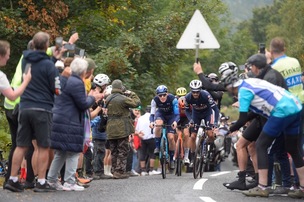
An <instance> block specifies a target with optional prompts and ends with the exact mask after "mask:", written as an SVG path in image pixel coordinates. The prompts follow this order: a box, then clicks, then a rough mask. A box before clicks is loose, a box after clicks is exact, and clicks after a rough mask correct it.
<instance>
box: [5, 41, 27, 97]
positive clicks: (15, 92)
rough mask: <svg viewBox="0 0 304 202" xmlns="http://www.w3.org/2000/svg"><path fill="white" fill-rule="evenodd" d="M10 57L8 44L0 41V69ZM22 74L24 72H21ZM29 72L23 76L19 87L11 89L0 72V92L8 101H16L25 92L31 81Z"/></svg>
mask: <svg viewBox="0 0 304 202" xmlns="http://www.w3.org/2000/svg"><path fill="white" fill-rule="evenodd" d="M9 57H10V44H9V43H8V42H7V41H2V40H0V67H3V66H5V65H6V62H7V61H8V59H9ZM23 72H24V71H23ZM31 77H32V75H31V70H30V69H29V71H28V73H27V74H23V82H22V84H21V85H20V87H18V88H16V89H13V88H12V87H11V86H10V84H9V81H8V80H7V78H6V75H5V74H4V73H3V72H2V71H0V82H1V85H0V92H1V93H2V94H3V95H4V96H5V97H7V98H8V99H10V100H15V99H17V98H18V97H19V96H20V95H21V94H22V93H23V92H24V90H25V88H26V87H27V85H28V84H29V82H30V81H31Z"/></svg>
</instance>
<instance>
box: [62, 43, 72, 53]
mask: <svg viewBox="0 0 304 202" xmlns="http://www.w3.org/2000/svg"><path fill="white" fill-rule="evenodd" d="M63 47H64V49H67V50H68V51H74V50H75V44H70V43H66V44H64V45H63Z"/></svg>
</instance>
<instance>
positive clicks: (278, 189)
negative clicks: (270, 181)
mask: <svg viewBox="0 0 304 202" xmlns="http://www.w3.org/2000/svg"><path fill="white" fill-rule="evenodd" d="M289 191H290V189H289V188H286V187H282V186H277V187H276V188H275V189H273V190H272V191H271V194H274V195H283V194H288V193H289Z"/></svg>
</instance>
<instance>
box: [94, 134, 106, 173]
mask: <svg viewBox="0 0 304 202" xmlns="http://www.w3.org/2000/svg"><path fill="white" fill-rule="evenodd" d="M93 145H94V149H93V170H94V174H95V175H101V174H104V167H103V166H104V163H103V159H104V157H105V151H106V141H105V140H98V139H93Z"/></svg>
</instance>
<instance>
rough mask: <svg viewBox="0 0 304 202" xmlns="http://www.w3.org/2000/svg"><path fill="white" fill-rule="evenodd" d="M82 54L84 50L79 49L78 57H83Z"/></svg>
mask: <svg viewBox="0 0 304 202" xmlns="http://www.w3.org/2000/svg"><path fill="white" fill-rule="evenodd" d="M84 52H85V50H84V49H80V51H79V56H80V57H81V58H83V57H84Z"/></svg>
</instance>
